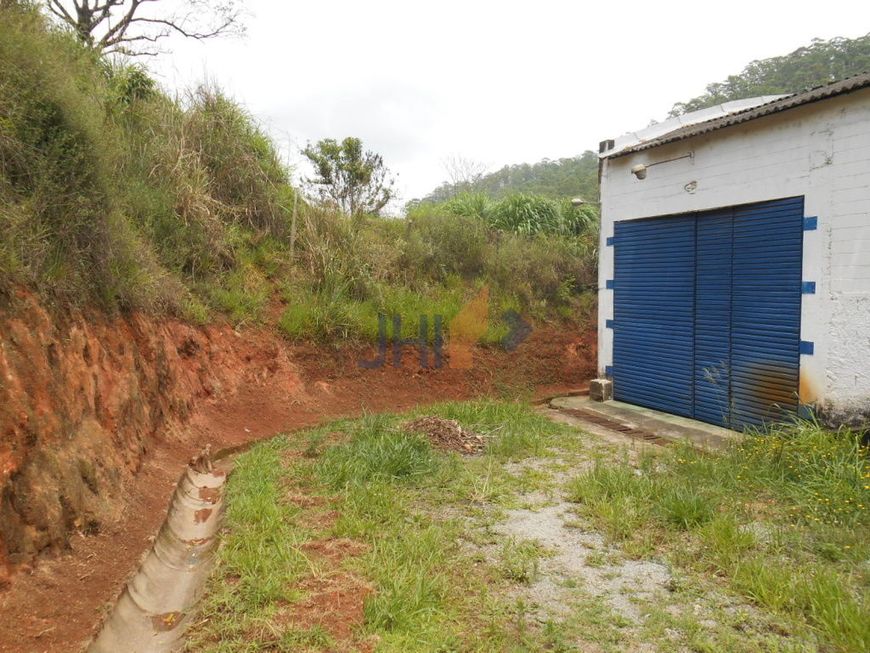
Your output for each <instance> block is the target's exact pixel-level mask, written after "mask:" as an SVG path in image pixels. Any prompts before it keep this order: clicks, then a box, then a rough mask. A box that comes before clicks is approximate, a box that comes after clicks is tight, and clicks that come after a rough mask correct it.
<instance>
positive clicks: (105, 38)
mask: <svg viewBox="0 0 870 653" xmlns="http://www.w3.org/2000/svg"><path fill="white" fill-rule="evenodd" d="M46 6H47V7H48V10H49V12H51V14H52V15H53V16H54V17H55V18H57V19H58V20H59V21H60V22H61V23H63V24H65V25H68V26H69V27H71V28H72V29H73V30H74V31H75V33H76V35H77V36H78V37H79V39H80V40H81V41H82V42H83V43H87V44H88V45H90V46H91V47H93V48H96V49H97V50H99V51H101V52H107V53H111V52H117V53H121V54H127V55H153V54H158V53H159V48H158V46H157V43H158V42H159V41H161V40H163V39H165V38H166V37H168V36H172V35H173V34H177V35H181V36H184V37H186V38H191V39H196V40H204V39H210V38H213V37H215V36H222V35H229V34H239V33H241V32H243V31H244V27H243V25H242V22H241V9H240V7H239V3H238V1H237V0H175V1H173V0H47V2H46Z"/></svg>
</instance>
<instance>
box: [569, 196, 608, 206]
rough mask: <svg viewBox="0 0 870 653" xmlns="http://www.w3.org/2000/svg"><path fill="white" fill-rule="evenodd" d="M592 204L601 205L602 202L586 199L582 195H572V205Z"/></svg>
mask: <svg viewBox="0 0 870 653" xmlns="http://www.w3.org/2000/svg"><path fill="white" fill-rule="evenodd" d="M590 205H595V206H600V205H601V202H589V201H587V200H584V199H583V198H582V197H572V198H571V206H590Z"/></svg>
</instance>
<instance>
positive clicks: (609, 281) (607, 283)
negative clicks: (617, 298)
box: [604, 279, 613, 290]
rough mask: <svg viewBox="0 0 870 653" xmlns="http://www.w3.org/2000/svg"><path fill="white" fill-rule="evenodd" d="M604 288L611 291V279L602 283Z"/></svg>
mask: <svg viewBox="0 0 870 653" xmlns="http://www.w3.org/2000/svg"><path fill="white" fill-rule="evenodd" d="M604 287H605V288H610V289H611V290H613V279H608V280H607V281H605V282H604Z"/></svg>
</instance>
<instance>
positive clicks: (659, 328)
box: [613, 198, 804, 430]
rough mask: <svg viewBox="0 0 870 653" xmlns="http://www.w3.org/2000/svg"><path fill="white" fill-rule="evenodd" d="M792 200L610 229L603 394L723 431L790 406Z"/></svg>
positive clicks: (793, 378) (794, 298) (796, 294)
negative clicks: (610, 312) (609, 315)
mask: <svg viewBox="0 0 870 653" xmlns="http://www.w3.org/2000/svg"><path fill="white" fill-rule="evenodd" d="M803 212H804V211H803V198H789V199H784V200H774V201H770V202H762V203H759V204H752V205H746V206H738V207H734V208H728V209H722V210H718V211H711V212H707V213H697V214H691V215H684V216H676V217H666V218H652V219H645V220H630V221H623V222H617V223H616V224H615V227H614V229H615V231H614V236H615V239H614V240H615V262H614V304H613V306H614V321H613V329H614V332H613V381H614V386H613V391H614V397H615V398H616V399H619V400H621V401H626V402H629V403H633V404H638V405H641V406H647V407H650V408H656V409H658V410H663V411H666V412H669V413H674V414H677V415H685V416H688V417H694V418H696V419H699V420H703V421H705V422H711V423H713V424H719V425H721V426H728V427H731V428H734V429H740V430H742V429H745V428H747V427H757V426H762V425H764V424H765V423H767V422H770V421H776V420H781V419H783V418H784V417H787V416H788V415H789V414H793V413H795V412H796V411H797V409H798V385H799V369H800V367H799V366H800V313H801V269H802V251H803Z"/></svg>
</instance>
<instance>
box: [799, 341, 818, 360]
mask: <svg viewBox="0 0 870 653" xmlns="http://www.w3.org/2000/svg"><path fill="white" fill-rule="evenodd" d="M814 350H815V344H814V343H813V342H811V341H810V340H801V345H800V353H802V354H806V355H807V356H812V355H813V351H814Z"/></svg>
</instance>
